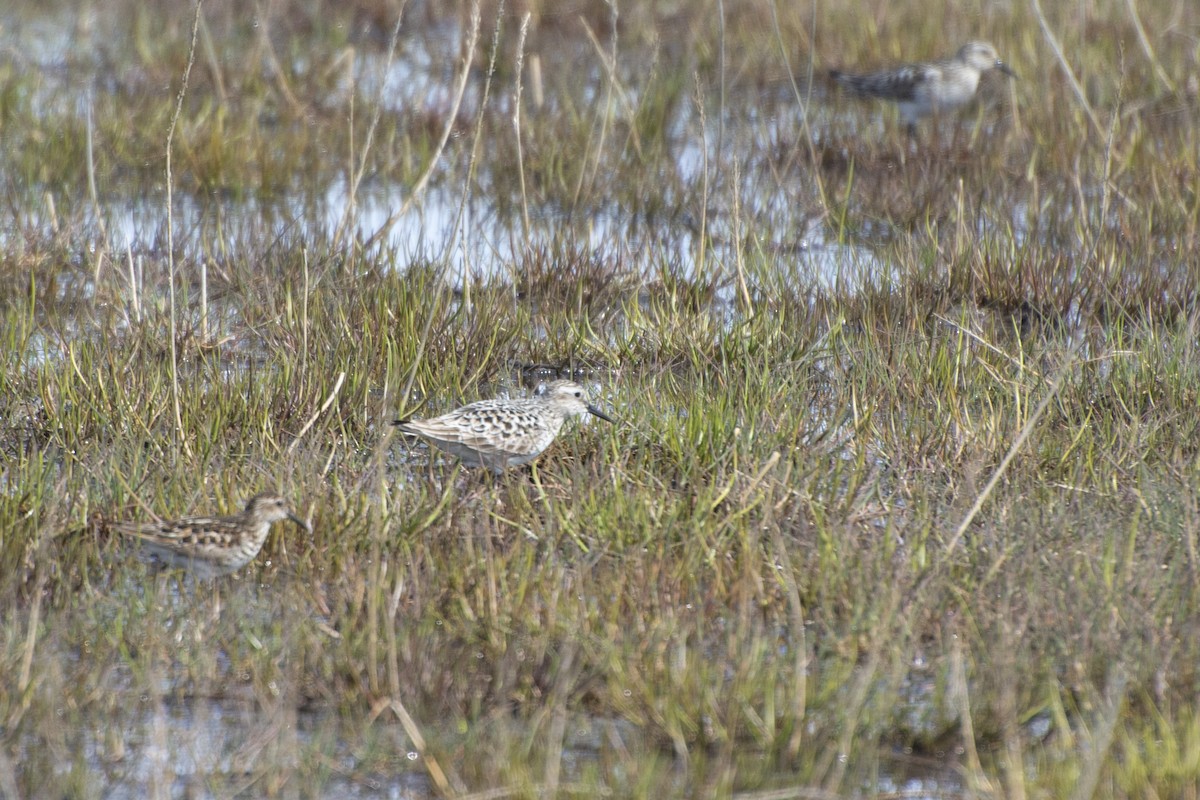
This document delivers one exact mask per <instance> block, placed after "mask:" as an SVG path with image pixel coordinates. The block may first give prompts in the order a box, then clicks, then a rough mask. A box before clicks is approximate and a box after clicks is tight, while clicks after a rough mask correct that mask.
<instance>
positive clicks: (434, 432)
mask: <svg viewBox="0 0 1200 800" xmlns="http://www.w3.org/2000/svg"><path fill="white" fill-rule="evenodd" d="M577 414H592V415H594V416H597V417H599V418H600V419H603V420H606V421H608V422H613V419H612V417H610V416H608V415H607V414H605V413H604V412H603V411H601V410H600V409H598V408H596V407H595V406H593V405H591V404H589V403H588V401H587V395H586V394H585V393H584V391H583V387H582V386H580V385H579V384H577V383H575V382H573V381H563V380H559V381H552V382H551V383H548V384H546V385H545V386H544V387H542V389H541V390H540V391H539V392H537V393H535V394H534V396H533V397H530V398H528V399H519V400H480V401H479V402H477V403H471V404H470V405H467V406H463V407H462V408H460V409H457V410H455V411H451V412H450V413H449V414H443V415H442V416H440V417H434V418H433V419H398V420H396V421H395V422H393V423H392V424H393V425H395V426H397V427H398V428H400V430H402V431H404V432H405V433H412V434H416V435H418V436H422V437H424V438H426V439H428V440H429V441H430V442H432V443H433V444H434V445H436V446H437V447H440V448H441V449H442V450H445V451H446V452H447V453H450V454H452V455H455V456H458V457H459V458H460V459H461V460H462V462H463V464H465V465H466V466H469V467H487V468H488V469H490V470H492V471H493V472H495V473H497V474H499V473H500V471H501V470H503V469H504V468H505V467H512V466H518V465H520V464H527V463H529V462H530V461H532V460H533V459H535V458H537V457H538V456H539V455H541V454H542V451H543V450H545V449H546V448H547V447H549V446H550V443H551V442H553V441H554V438H555V437H556V436H558V432H559V430H560V429H561V428H562V426H563V423H564V422H566V420H567V417H573V416H576V415H577Z"/></svg>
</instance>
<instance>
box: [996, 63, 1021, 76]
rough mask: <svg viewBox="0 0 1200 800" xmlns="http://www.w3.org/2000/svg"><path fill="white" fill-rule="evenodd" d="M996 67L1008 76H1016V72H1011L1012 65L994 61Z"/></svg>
mask: <svg viewBox="0 0 1200 800" xmlns="http://www.w3.org/2000/svg"><path fill="white" fill-rule="evenodd" d="M996 69H998V70H1000V71H1001V72H1003V73H1004V74H1005V75H1007V76H1008V77H1010V78H1015V77H1017V73H1015V72H1013V70H1012V67H1010V66H1009V65H1008V64H1005V63H1004V62H1003V61H997V62H996Z"/></svg>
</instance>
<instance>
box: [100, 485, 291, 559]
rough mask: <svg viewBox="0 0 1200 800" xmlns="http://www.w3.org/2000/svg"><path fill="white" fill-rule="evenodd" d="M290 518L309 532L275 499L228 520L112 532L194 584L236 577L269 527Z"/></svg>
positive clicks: (263, 497)
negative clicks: (184, 574) (127, 538)
mask: <svg viewBox="0 0 1200 800" xmlns="http://www.w3.org/2000/svg"><path fill="white" fill-rule="evenodd" d="M284 519H290V520H292V521H293V522H295V523H296V524H297V525H299V526H300V527H301V528H303V529H304V530H305V531H308V532H309V533H311V532H312V528H311V527H310V526H309V524H308V523H307V522H305V521H304V520H302V519H300V517H298V516H296V515H295V514H294V513H293V512H292V510H291V509H290V508H288V505H287V502H286V501H284V499H283V498H282V497H280V496H279V495H277V494H271V493H263V494H258V495H255V496H254V497H252V498H250V502H249V503H247V504H246V510H245V511H243V512H242V513H240V514H234V515H233V516H230V517H184V518H183V519H179V520H174V521H169V520H164V521H161V522H117V523H113V525H112V526H111V527H112V529H113V530H115V531H117V532H118V533H122V534H124V535H126V536H132V537H134V538H136V539H138V540H139V541H140V542H141V545H142V552H143V554H144V556H145V557H146V558H147V559H148V560H152V561H157V562H159V563H162V564H165V565H168V566H177V567H185V568H187V569H188V570H190V571H191V573H192V574H193V575H195V576H196V577H197V578H199V579H200V580H209V579H211V578H217V577H220V576H222V575H228V574H229V573H231V572H236V571H237V570H239V569H241V568H242V567H244V566H246V565H247V564H249V563H250V562H251V561H252V560H253V559H254V557H255V556H256V555H258V551H259V550H261V549H262V546H263V542H265V541H266V540H267V532H268V531H269V530H270V529H271V523H273V522H279V521H280V520H284Z"/></svg>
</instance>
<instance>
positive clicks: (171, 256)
mask: <svg viewBox="0 0 1200 800" xmlns="http://www.w3.org/2000/svg"><path fill="white" fill-rule="evenodd" d="M203 5H204V0H196V11H195V14H194V15H193V16H192V41H191V44H190V45H189V47H188V60H187V66H186V67H185V68H184V70H183V83H182V84H181V85H180V87H179V94H178V95H177V96H176V98H175V112H174V113H173V114H172V115H171V125H170V127H169V128H168V129H167V277H168V281H169V283H168V295H169V298H170V300H169V302H170V307H171V402H172V406H173V408H174V411H175V435H176V436H178V437H179V441H180V443H181V444H182V446H183V452H184V453H186V454H187V456H188V458H192V448H191V446H190V445H189V444H188V441H187V437H186V436H185V435H184V431H183V414H182V411H181V410H180V403H179V353H178V350H179V342H178V339H179V334H178V322H177V319H176V317H177V309H176V307H175V279H176V275H175V217H174V211H173V209H174V206H175V199H174V193H175V178H174V175H173V174H172V171H171V170H172V167H171V154H172V151H173V150H174V147H173V145H174V141H175V127H176V125H177V124H178V123H179V115H180V113H182V111H183V98H184V97H186V96H187V88H188V80H189V79H190V78H191V75H192V65H193V64H195V63H196V38H197V34H198V33H199V30H200V11H201V8H202V7H203Z"/></svg>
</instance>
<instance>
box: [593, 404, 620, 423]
mask: <svg viewBox="0 0 1200 800" xmlns="http://www.w3.org/2000/svg"><path fill="white" fill-rule="evenodd" d="M587 409H588V413H589V414H591V415H592V416H593V417H599V418H600V419H602V420H604V421H605V422H611V423H613V424H614V425H616V424H617V421H616V420H615V419H613V418H612V417H610V416H609V415H608V414H605V413H604V412H603V411H601V410H600V409H598V408H596V407H595V406H588V407H587Z"/></svg>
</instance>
